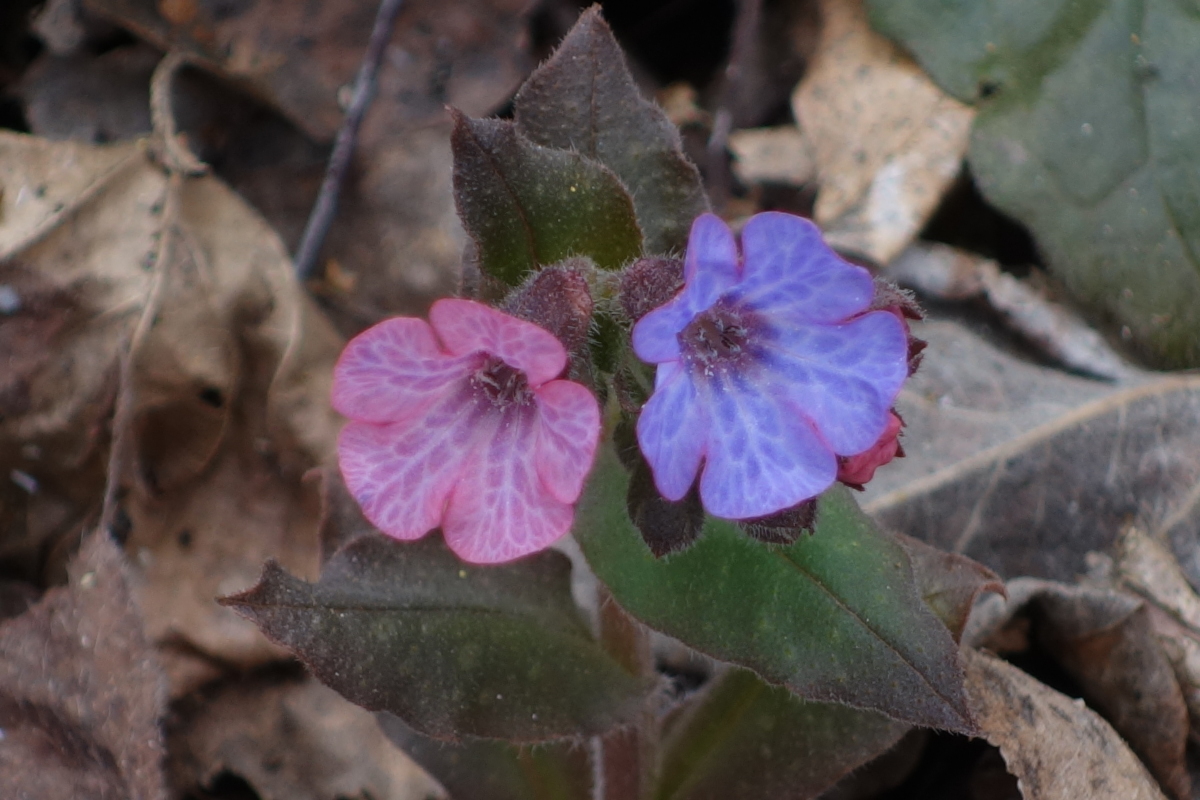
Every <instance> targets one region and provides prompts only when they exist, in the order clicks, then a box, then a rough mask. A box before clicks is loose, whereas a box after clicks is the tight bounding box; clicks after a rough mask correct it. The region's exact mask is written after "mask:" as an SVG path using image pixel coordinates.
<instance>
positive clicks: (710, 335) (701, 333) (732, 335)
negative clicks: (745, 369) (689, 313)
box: [679, 302, 752, 374]
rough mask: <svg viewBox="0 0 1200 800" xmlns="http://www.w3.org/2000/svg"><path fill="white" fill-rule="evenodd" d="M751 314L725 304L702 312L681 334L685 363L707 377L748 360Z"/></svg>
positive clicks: (719, 304)
mask: <svg viewBox="0 0 1200 800" xmlns="http://www.w3.org/2000/svg"><path fill="white" fill-rule="evenodd" d="M748 317H749V315H748V314H747V312H745V311H744V310H741V309H737V308H733V307H731V306H729V305H726V304H723V303H719V302H718V303H717V304H716V305H714V306H713V307H712V308H709V309H707V310H705V311H702V312H700V313H699V314H697V315H696V316H695V317H693V318H692V321H691V322H690V323H688V325H687V327H686V328H684V329H683V330H682V331H681V332H680V333H679V346H680V349H681V350H682V353H683V358H684V360H685V361H686V362H687V363H689V364H691V365H693V366H695V367H698V368H700V369H702V370H703V371H705V372H706V373H710V374H711V372H712V370H713V369H720V368H725V367H731V366H734V365H736V364H738V363H740V362H741V361H742V360H743V359H745V358H746V357H748V355H749V354H748V352H747V345H748V343H749V340H750V329H751V327H752V326H751V324H750V322H751V320H750V319H749V318H748Z"/></svg>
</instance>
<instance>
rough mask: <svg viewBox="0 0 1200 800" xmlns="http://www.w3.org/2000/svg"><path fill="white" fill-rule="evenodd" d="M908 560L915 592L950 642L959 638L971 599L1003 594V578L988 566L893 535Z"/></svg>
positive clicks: (918, 540)
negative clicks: (943, 625)
mask: <svg viewBox="0 0 1200 800" xmlns="http://www.w3.org/2000/svg"><path fill="white" fill-rule="evenodd" d="M893 536H895V537H896V540H897V541H898V542H900V544H901V546H903V547H904V550H905V551H906V552H907V553H908V558H909V561H911V562H912V567H913V577H914V578H915V579H916V582H917V591H919V592H920V593H921V598H922V599H923V600H924V601H925V605H927V606H929V608H930V610H931V611H933V613H934V614H937V615H938V619H940V620H941V621H942V622H943V623H944V624H945V625H946V627H947V628H949V629H950V634H951V635H952V636H953V637H954V641H956V642H957V641H961V640H962V634H963V629H964V628H966V626H967V617H968V616H969V615H970V613H971V607H972V606H973V605H974V604H975V598H976V597H978V596H979V595H981V594H983V593H984V592H995V593H996V594H1001V595H1005V596H1007V592H1006V591H1005V589H1004V581H1002V580H1000V576H999V575H997V574H996V573H994V572H992V571H991V570H990V569H988V568H987V567H985V566H984V565H983V564H980V563H979V562H978V561H972V560H971V559H969V558H967V557H966V556H964V555H960V554H959V553H948V552H946V551H945V550H939V549H938V548H936V547H933V546H932V545H928V544H925V542H922V541H921V540H920V539H914V538H912V537H911V536H905V535H904V534H902V533H900V534H893Z"/></svg>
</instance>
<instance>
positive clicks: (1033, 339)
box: [885, 242, 1139, 380]
mask: <svg viewBox="0 0 1200 800" xmlns="http://www.w3.org/2000/svg"><path fill="white" fill-rule="evenodd" d="M1035 274H1036V273H1035ZM885 275H886V276H887V277H888V278H890V279H891V280H894V281H895V282H896V283H898V284H900V285H901V286H904V287H907V288H909V289H915V290H916V291H918V292H920V293H921V295H922V296H925V297H932V298H935V299H938V300H950V301H961V300H970V299H972V298H976V297H979V298H982V299H984V300H986V301H987V303H988V305H990V306H991V307H992V308H993V309H994V310H996V311H997V312H998V313H999V314H1000V316H1001V317H1003V318H1004V321H1005V322H1006V323H1008V325H1009V326H1011V327H1012V329H1013V330H1014V331H1016V332H1017V333H1018V334H1020V335H1021V336H1022V337H1024V338H1025V339H1026V340H1027V341H1028V342H1029V343H1030V344H1032V345H1034V346H1035V347H1037V348H1038V349H1039V350H1041V351H1042V352H1043V353H1045V354H1046V355H1048V356H1049V357H1051V358H1053V359H1054V360H1056V361H1058V362H1059V363H1061V364H1062V365H1063V366H1065V367H1067V368H1068V369H1072V370H1076V371H1078V372H1081V373H1083V374H1085V375H1093V376H1095V377H1097V378H1105V379H1108V380H1124V379H1131V378H1136V377H1138V372H1139V370H1138V369H1137V368H1135V367H1133V366H1131V365H1130V364H1129V363H1128V362H1127V361H1125V359H1123V358H1122V357H1121V356H1119V355H1118V354H1117V353H1116V352H1114V351H1113V349H1112V348H1111V347H1109V346H1108V343H1107V342H1105V341H1104V337H1103V336H1101V335H1100V334H1099V333H1098V332H1097V331H1096V330H1095V329H1094V328H1092V327H1091V326H1090V325H1088V324H1087V322H1085V321H1084V320H1083V319H1082V318H1081V317H1080V316H1079V315H1078V314H1077V313H1075V312H1074V311H1073V310H1072V309H1070V308H1068V307H1066V306H1064V305H1061V304H1059V303H1056V302H1054V301H1052V300H1051V299H1050V298H1049V297H1047V296H1046V293H1045V291H1044V290H1042V289H1040V288H1039V287H1038V286H1036V285H1034V284H1032V283H1031V282H1029V281H1025V280H1021V279H1019V278H1017V277H1016V276H1014V275H1010V274H1008V273H1006V272H1003V271H1002V270H1001V269H1000V265H999V264H997V263H996V262H995V261H992V260H990V259H986V258H982V257H980V256H977V255H975V254H974V253H968V252H966V251H964V250H959V249H958V248H955V247H950V246H948V245H944V244H937V243H932V242H916V243H914V244H912V245H910V246H909V247H907V248H905V250H904V252H903V253H901V254H900V255H899V256H897V257H896V258H895V260H894V261H892V263H891V264H889V265H888V269H887V271H886V272H885Z"/></svg>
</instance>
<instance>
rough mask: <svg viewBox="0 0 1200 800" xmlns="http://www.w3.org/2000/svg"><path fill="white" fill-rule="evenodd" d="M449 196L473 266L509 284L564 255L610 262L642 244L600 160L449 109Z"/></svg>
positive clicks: (625, 201) (628, 205)
mask: <svg viewBox="0 0 1200 800" xmlns="http://www.w3.org/2000/svg"><path fill="white" fill-rule="evenodd" d="M452 115H453V119H454V130H453V132H452V133H451V137H450V144H451V148H452V150H453V152H454V199H455V204H456V205H457V206H458V214H459V216H460V217H461V218H462V222H463V226H464V227H465V228H466V229H467V233H468V234H469V235H470V236H471V239H472V240H473V241H474V243H475V245H476V246H477V247H478V250H479V265H480V268H481V269H482V270H483V271H484V272H485V273H487V274H489V275H491V276H493V277H495V278H498V279H500V280H501V281H503V282H504V283H507V284H509V285H510V286H517V285H519V284H520V283H521V282H522V281H523V280H524V279H525V278H526V277H527V276H528V275H529V274H530V273H531V272H534V271H536V270H538V269H540V268H541V267H543V266H548V265H550V264H554V263H556V262H559V261H562V260H563V259H566V258H569V257H571V256H587V257H589V258H591V259H592V260H593V261H595V262H596V264H597V265H598V266H600V267H601V268H603V269H610V270H611V269H618V268H620V267H621V266H622V265H624V264H625V263H627V262H629V261H631V260H632V259H634V258H636V257H637V256H638V255H640V254H641V252H642V233H641V230H640V228H639V227H638V222H637V217H636V215H635V214H634V209H633V200H632V199H630V197H629V193H628V192H627V191H626V189H625V187H624V186H622V185H621V181H620V180H618V179H617V177H616V176H615V175H614V174H613V173H612V172H610V171H609V170H608V169H607V168H605V167H603V166H601V165H600V164H598V163H595V162H593V161H590V160H588V159H585V158H584V157H583V156H581V155H579V154H578V153H571V152H566V151H560V150H552V149H550V148H547V147H541V146H539V145H536V144H534V143H532V142H530V141H529V140H528V139H526V138H525V137H524V136H522V135H521V134H520V133H519V132H518V131H517V129H516V127H515V126H514V125H513V123H511V122H508V121H507V120H498V119H471V118H469V117H466V116H464V115H463V114H461V113H459V112H452Z"/></svg>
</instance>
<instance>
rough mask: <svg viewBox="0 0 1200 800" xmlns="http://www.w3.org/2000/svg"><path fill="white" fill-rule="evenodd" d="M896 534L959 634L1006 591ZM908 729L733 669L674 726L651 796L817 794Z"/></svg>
mask: <svg viewBox="0 0 1200 800" xmlns="http://www.w3.org/2000/svg"><path fill="white" fill-rule="evenodd" d="M897 538H898V539H899V541H900V543H901V544H902V545H903V546H904V549H905V550H906V551H907V552H908V554H909V557H910V559H911V561H912V565H913V576H914V579H915V581H916V584H917V591H918V593H919V594H920V595H921V597H922V598H923V599H924V601H925V604H926V605H927V606H929V608H930V609H931V610H932V611H933V612H934V613H935V614H937V616H938V618H939V619H941V620H942V622H943V623H944V624H945V625H946V626H947V627H948V628H949V629H950V631H951V633H952V634H953V635H954V638H955V640H956V641H957V639H958V637H959V636H960V635H961V634H962V629H963V626H964V625H965V624H966V621H967V616H968V614H969V613H970V611H971V606H972V605H973V603H974V601H975V598H976V596H977V595H978V594H979V593H980V592H983V591H1003V584H1002V583H1000V581H999V578H997V577H996V575H995V573H993V572H992V571H991V570H989V569H988V568H987V567H984V566H983V565H982V564H978V563H976V562H974V561H972V560H971V559H969V558H966V557H965V556H961V555H958V554H955V553H947V552H944V551H942V550H938V549H936V548H934V547H931V546H929V545H927V544H925V543H924V542H921V541H919V540H917V539H911V538H909V537H907V536H900V537H897ZM908 730H909V726H908V725H906V724H904V723H902V722H894V721H892V720H890V719H888V718H887V717H885V716H883V715H882V714H878V713H875V712H873V711H863V710H861V709H856V708H850V707H849V706H843V705H835V704H832V703H816V702H808V701H805V700H801V699H800V698H798V697H796V696H795V695H793V694H792V693H791V692H789V691H788V690H787V689H785V688H781V687H777V686H771V685H769V684H767V683H765V682H764V681H763V680H761V679H760V678H758V677H757V676H756V675H755V674H754V673H752V672H750V671H749V670H744V669H730V670H728V671H727V672H725V673H724V674H722V675H721V676H720V677H718V678H716V679H715V680H714V681H713V682H712V683H711V684H710V685H709V686H708V687H706V688H705V689H704V690H703V691H702V692H701V694H700V695H699V696H698V697H697V698H696V699H695V700H694V701H693V702H692V705H690V706H689V707H688V708H687V710H686V711H685V712H683V714H682V715H680V717H679V718H678V719H677V720H676V721H675V722H674V723H673V724H672V725H671V727H670V729H669V731H668V733H667V736H666V738H665V741H664V743H663V752H664V755H663V769H662V771H661V774H660V781H659V785H658V787H657V789H656V791H655V793H654V795H653V796H654V797H655V798H657V799H658V800H704V799H705V798H713V800H718V798H726V797H771V798H779V800H789V798H795V799H796V800H800V799H801V798H809V797H816V796H817V795H818V794H820V793H821V792H823V791H825V790H826V789H828V788H829V787H830V786H832V785H833V784H834V783H835V782H837V781H838V780H839V779H840V778H842V777H843V776H844V775H846V774H847V773H848V772H850V771H851V770H853V769H856V768H857V767H859V766H861V765H862V764H865V763H866V762H868V761H870V760H871V759H873V758H876V757H877V756H879V755H881V754H883V753H884V752H885V751H886V750H888V749H889V748H891V747H892V745H894V744H895V743H896V742H897V741H898V740H899V739H900V737H901V736H903V735H904V733H905V732H906V731H908Z"/></svg>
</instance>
